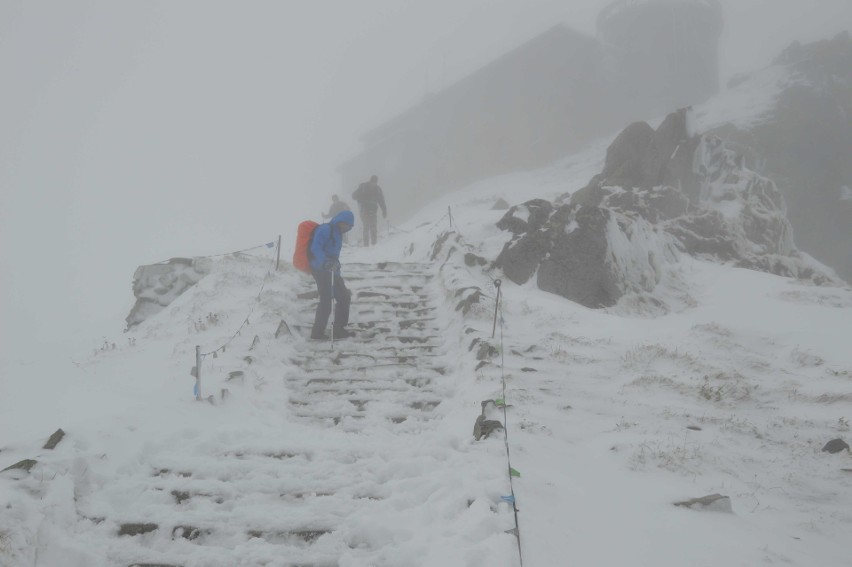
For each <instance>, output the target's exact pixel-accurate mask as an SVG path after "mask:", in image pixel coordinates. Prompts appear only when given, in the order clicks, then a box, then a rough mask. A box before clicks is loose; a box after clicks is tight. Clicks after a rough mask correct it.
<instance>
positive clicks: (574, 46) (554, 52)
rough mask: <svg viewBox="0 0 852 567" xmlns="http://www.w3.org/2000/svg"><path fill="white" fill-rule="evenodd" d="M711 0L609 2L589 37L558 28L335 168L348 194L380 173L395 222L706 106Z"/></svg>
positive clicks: (716, 19) (715, 7)
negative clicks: (628, 128) (636, 125)
mask: <svg viewBox="0 0 852 567" xmlns="http://www.w3.org/2000/svg"><path fill="white" fill-rule="evenodd" d="M721 25H722V17H721V9H720V7H719V4H718V0H619V1H616V2H613V3H612V4H611V5H610V6H608V7H607V8H606V9H605V10H604V11H603V12H602V13H601V14H600V17H599V19H598V35H599V39H596V38H592V37H588V36H586V35H583V34H581V33H579V32H576V31H573V30H571V29H569V28H567V27H565V26H562V25H560V26H556V27H554V28H551V29H550V30H548V31H546V32H545V33H543V34H541V35H539V36H538V37H536V38H534V39H532V40H530V41H528V42H527V43H525V44H523V45H521V46H519V47H517V48H516V49H514V50H512V51H510V52H509V53H507V54H505V55H503V56H502V57H500V58H498V59H496V60H495V61H493V62H491V63H490V64H488V65H486V66H485V67H483V68H482V69H480V70H478V71H476V72H474V73H473V74H471V75H469V76H468V77H466V78H464V79H462V80H461V81H459V82H457V83H455V84H454V85H451V86H450V87H448V88H447V89H445V90H443V91H441V92H439V93H437V94H435V95H432V96H431V97H430V98H428V99H427V100H425V101H424V102H422V103H421V104H420V105H418V106H415V107H413V108H411V109H409V110H408V111H406V112H404V113H402V114H401V115H399V116H397V117H396V118H393V119H392V120H390V121H388V122H386V123H385V124H382V125H380V126H379V127H378V128H376V129H374V130H372V131H370V132H368V133H367V134H366V135H365V136H363V138H362V142H363V145H364V150H363V151H362V152H361V153H360V154H358V155H357V156H355V157H354V158H352V159H351V160H349V161H348V162H346V163H344V164H343V165H341V166H340V167H339V168H338V171H339V172H340V174H341V179H342V184H343V191H344V193H346V194H348V193H351V192H352V191H354V190H355V188H356V187H357V186H358V184H359V183H360V182H362V181H364V180H366V179H368V178H369V176H370V175H372V174H374V173H375V174H377V175H378V176H379V182H380V184H381V185H382V186H383V187H384V188H385V194H386V198H387V200H388V202H389V206H390V207H391V210H392V211H393V212H394V215H395V216H397V217H399V216H406V215H408V214H410V213H412V212H413V211H414V210H416V208H418V207H419V206H421V205H423V204H425V203H426V202H428V201H431V200H432V199H433V198H434V197H435V196H436V195H439V194H441V193H444V192H446V191H449V190H452V189H456V188H459V187H462V186H464V185H466V184H468V183H471V182H473V181H475V180H477V179H482V178H486V177H490V176H494V175H498V174H501V173H506V172H509V171H515V170H519V169H529V168H535V167H540V166H542V165H545V164H547V163H550V162H552V161H554V160H556V159H558V158H560V157H562V156H564V155H566V154H569V153H571V152H572V151H575V150H578V149H579V148H581V147H582V146H583V145H584V144H586V143H587V142H589V141H590V140H592V139H594V138H595V137H597V136H601V135H605V134H607V133H610V132H613V131H615V130H617V129H619V128H621V127H623V126H625V125H626V124H627V123H629V122H631V121H634V120H640V119H648V118H653V117H654V116H656V115H662V114H664V113H666V112H669V111H671V110H674V109H676V108H678V107H679V106H686V105H689V104H694V103H698V102H701V101H703V100H705V99H706V98H708V97H710V96H711V95H713V94H714V93H715V92H716V90H717V88H718V78H717V74H718V62H717V55H716V54H717V50H718V37H719V34H720V32H721Z"/></svg>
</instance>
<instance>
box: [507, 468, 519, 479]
mask: <svg viewBox="0 0 852 567" xmlns="http://www.w3.org/2000/svg"><path fill="white" fill-rule="evenodd" d="M509 474H510V475H511V476H513V477H515V478H521V473H519V472H518V471H517V470H515V469H513V468H512V467H509Z"/></svg>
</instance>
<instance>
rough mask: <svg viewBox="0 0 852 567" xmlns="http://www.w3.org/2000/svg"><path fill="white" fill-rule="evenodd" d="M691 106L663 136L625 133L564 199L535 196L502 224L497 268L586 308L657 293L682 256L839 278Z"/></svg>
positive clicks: (765, 184)
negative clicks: (697, 121)
mask: <svg viewBox="0 0 852 567" xmlns="http://www.w3.org/2000/svg"><path fill="white" fill-rule="evenodd" d="M688 126H689V112H688V109H683V110H679V111H678V112H675V113H673V114H671V115H669V116H668V117H667V118H666V120H665V121H664V122H663V123H662V124H661V125H660V127H659V128H658V129H657V130H656V131H655V130H653V129H652V128H651V127H650V126H648V125H647V124H645V123H641V122H637V123H634V124H631V125H630V126H628V127H627V128H626V129H625V130H624V131H623V132H622V133H621V134H620V135H619V136H618V137H617V138H616V139H615V141H614V142H613V143H612V145H611V146H610V147H609V149H608V150H607V156H606V161H605V164H604V169H603V171H602V172H601V173H600V174H598V175H596V176H595V177H593V178H592V180H591V181H590V182H589V184H588V185H587V186H586V187H584V188H583V189H581V190H579V191H577V192H576V193H574V194H573V195H571V196H570V199H565V198H563V199H562V200H563V201H564V200H568V202H567V204H562V205H558V204H555V205H554V204H551V203H549V202H547V201H544V200H541V199H534V200H531V201H528V202H526V203H524V204H522V205H517V206H515V207H512V208H511V209H509V211H508V212H507V213H506V214H505V215H504V216H503V218H502V219H501V220H500V221H499V222H498V223H497V226H498V227H499V228H501V229H503V230H506V231H509V232H511V233H512V238H511V240H510V241H509V242H507V243H506V245H505V246H504V248H503V251H502V252H501V253H500V255H499V256H498V258H497V260H496V262H495V265H496V266H497V267H500V268H502V270H503V272H504V273H505V275H506V277H507V278H509V279H510V280H512V281H513V282H515V283H518V284H523V283H526V282H527V281H529V280H530V279H531V278H532V277H533V276H534V275H536V274H537V280H536V283H537V285H538V287H539V288H540V289H543V290H545V291H550V292H552V293H555V294H557V295H561V296H562V297H565V298H567V299H570V300H572V301H576V302H578V303H580V304H582V305H585V306H587V307H592V308H597V307H608V306H612V305H614V304H615V303H617V302H618V301H619V300H620V299H621V298H622V297H623V296H624V295H626V294H628V293H637V294H642V293H650V292H653V290H654V289H655V287H656V286H657V285H658V284H659V283H660V282H661V281H662V280H663V279H664V278H665V277H666V273H667V266H670V265H672V264H674V263H676V262H677V258H678V255H679V254H681V253H685V254H689V255H691V256H696V257H700V258H704V259H708V260H712V261H719V262H727V263H731V264H733V265H736V266H739V267H745V268H750V269H755V270H760V271H766V272H770V273H774V274H777V275H782V276H788V277H795V278H800V279H805V280H809V281H812V282H813V283H816V284H827V283H840V282H839V280H837V279H836V278H835V277H834V276H833V275H831V274H830V273H828V272H825V271H823V270H822V269H821V267H820V266H819V265H818V264H817V263H815V262H810V261H809V260H808V259H807V258H805V257H803V256H802V255H801V254H800V253H799V252H798V250H797V249H796V246H795V244H794V243H793V230H792V227H791V226H790V222H789V221H788V220H787V216H786V214H787V209H786V205H785V202H784V198H783V196H782V195H781V192H780V191H779V190H778V188H777V186H776V185H775V183H774V182H773V181H772V180H770V179H767V178H765V177H762V176H760V175H758V174H756V173H754V172H753V171H750V170H748V169H747V168H745V167H744V165H743V159H742V157H741V156H740V155H738V154H736V153H735V152H733V151H732V150H730V149H728V148H727V146H726V144H725V142H724V141H723V140H722V139H721V138H718V137H715V136H698V135H690V133H689V128H688Z"/></svg>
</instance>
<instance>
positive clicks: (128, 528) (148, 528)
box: [118, 523, 159, 536]
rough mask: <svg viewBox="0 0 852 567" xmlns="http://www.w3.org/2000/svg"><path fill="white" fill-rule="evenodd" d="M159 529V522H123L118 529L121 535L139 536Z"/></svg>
mask: <svg viewBox="0 0 852 567" xmlns="http://www.w3.org/2000/svg"><path fill="white" fill-rule="evenodd" d="M157 529H159V526H158V525H157V524H150V523H146V524H143V523H131V524H121V526H120V527H119V529H118V535H119V536H137V535H142V534H147V533H150V532H153V531H155V530H157Z"/></svg>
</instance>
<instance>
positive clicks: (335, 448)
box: [75, 263, 510, 567]
mask: <svg viewBox="0 0 852 567" xmlns="http://www.w3.org/2000/svg"><path fill="white" fill-rule="evenodd" d="M344 277H345V278H346V282H347V285H348V287H349V288H350V290H351V292H352V307H351V318H350V320H351V323H350V327H351V328H352V329H353V330H354V331H355V333H356V334H355V336H354V337H351V338H348V339H345V340H342V341H337V342H335V344H334V345H333V348H332V345H331V343H330V342H316V341H311V340H309V339H307V338H305V336H303V335H306V334H307V329H308V328H309V326H310V323H311V322H312V320H313V313H314V309H315V306H316V301H311V300H310V299H303V300H301V301H299V302H297V303H296V305H295V313H293V312H292V311H291V316H292V318H293V320H295V321H297V323H296V324H292V323H291V324H290V326H291V327H293V328H294V329H300V330H301V331H302V332H301V333H299V332H297V333H294V336H293V337H292V341H293V342H294V343H295V344H296V348H293V349H292V350H291V351H290V353H289V354H288V355H287V358H286V360H284V361H283V362H284V364H283V365H282V367H283V368H284V376H283V380H284V384H283V387H284V389H285V391H286V395H287V400H288V401H287V405H288V406H289V407H288V408H286V423H287V425H286V427H285V429H286V430H287V432H288V436H287V438H286V440H283V441H282V443H281V445H280V446H261V445H257V444H252V443H250V442H247V441H246V439H247V438H246V436H241V435H234V438H233V439H224V440H222V439H217V440H216V441H215V442H213V441H211V440H203V439H202V440H197V441H196V442H194V443H192V444H189V443H186V444H181V445H175V446H173V447H170V448H169V450H159V451H157V452H156V453H155V454H154V457H153V458H152V461H151V462H149V463H146V465H147V466H149V467H150V468H151V474H150V477H148V480H147V481H145V482H143V481H140V480H139V479H140V476H139V475H138V474H136V475H131V474H127V475H125V476H122V475H121V474H116V475H114V476H111V477H110V478H108V479H106V480H105V481H104V482H102V483H101V484H100V485H99V488H98V489H97V490H86V489H80V490H77V491H76V492H77V496H76V497H75V498H76V499H77V509H78V513H79V515H80V517H79V518H78V520H77V525H76V527H75V529H76V531H77V532H78V533H80V536H81V540H80V541H81V542H83V543H82V544H83V545H85V544H86V542H91V544H92V545H97V543H96V542H103V541H107V542H109V544H108V548H107V549H105V550H104V557H105V558H106V561H107V563H106V564H108V565H119V566H122V567H125V566H126V567H193V566H204V567H218V566H222V567H225V566H228V567H231V566H236V565H266V566H280V567H295V566H314V567H321V566H336V565H340V564H341V563H343V564H345V565H391V564H392V563H391V562H388V560H387V559H386V558H387V557H388V556H390V555H392V554H389V553H388V552H387V550H386V549H385V547H386V546H389V545H394V542H398V541H399V540H400V539H404V537H406V536H404V535H402V532H401V533H400V534H397V535H394V536H385V537H374V535H373V534H372V533H371V531H370V530H368V529H365V528H364V525H363V524H364V522H365V521H369V520H365V518H376V517H381V515H382V514H384V510H392V513H393V514H398V515H399V517H420V518H426V519H428V518H429V517H430V514H429V513H428V512H427V511H425V510H424V509H421V507H422V506H424V503H423V502H419V501H416V499H412V498H410V497H408V496H406V494H407V493H410V488H411V487H416V486H423V485H424V484H428V483H430V482H435V481H433V480H430V478H429V477H430V474H431V471H432V470H434V469H436V468H438V467H441V466H444V467H446V466H448V463H449V462H452V461H454V462H463V461H464V459H466V458H467V457H468V456H467V455H464V454H462V453H463V451H461V450H460V449H459V448H458V447H456V448H453V447H452V446H441V445H435V446H433V447H429V448H428V449H429V450H428V451H425V452H424V451H422V447H421V446H420V445H419V444H422V443H427V442H428V441H426V440H424V439H426V436H425V435H422V434H423V433H425V432H429V431H432V430H435V429H436V427H438V426H439V425H440V423H441V420H442V419H443V418H444V417H445V415H444V414H443V413H442V411H445V406H443V407H442V404H443V403H444V402H445V401H446V400H447V399H449V398H451V397H452V396H453V394H454V391H455V390H454V388H455V386H454V384H453V383H452V380H451V377H452V374H453V366H452V364H453V361H452V360H450V358H451V356H450V355H451V352H450V347H449V345H448V344H447V340H446V338H445V334H446V329H443V328H442V326H441V320H442V318H441V317H440V315H441V310H442V309H443V307H442V305H441V303H440V299H439V298H440V297H441V295H440V290H439V288H438V284H437V283H436V282H435V281H433V280H434V277H435V276H434V273H433V270H432V268H431V267H430V266H427V265H423V264H405V263H384V264H378V265H371V264H354V265H353V264H348V265H346V266H345V272H344ZM298 291H301V292H302V293H301V294H300V295H301V296H302V297H303V298H309V297H310V295H311V293H312V291H313V282H312V280H310V279H304V284H303V289H301V290H298ZM291 309H292V307H291ZM401 438H407V439H410V441H408V442H406V444H405V445H406V446H407V447H408V449H406V450H405V451H406V452H405V454H399V452H400V449H399V447H400V446H401V445H400V439H401ZM293 439H298V441H293ZM496 454H497V458H499V457H500V455H499V452H497V453H496ZM400 463H410V464H411V465H406V464H403V465H401V464H400ZM458 474H459V479H460V480H459V482H458V483H457V486H456V487H455V490H457V491H458V492H459V494H458V499H459V500H460V501H462V502H467V504H466V506H470V503H471V502H472V499H469V498H468V497H469V494H465V490H467V489H469V486H468V488H466V487H465V486H466V485H465V482H463V481H462V480H461V479H463V477H464V473H463V471H460V472H459V473H458ZM437 489H438V488H436V490H437ZM116 502H126V511H125V512H124V513H123V514H121V517H109V515H110V513H112V514H113V516H114V515H115V514H114V510H115V503H116ZM107 503H109V505H107ZM464 506H465V504H463V505H462V508H464ZM494 511H495V512H496V510H494ZM506 522H508V516H507V519H506ZM506 527H510V525H509V524H508V523H507V525H506ZM382 529H383V530H384V531H385V532H388V531H390V532H392V531H393V529H394V526H393V521H392V519H389V520H388V525H387V526H384V527H383V528H382ZM500 531H502V530H500ZM498 533H499V532H498Z"/></svg>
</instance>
